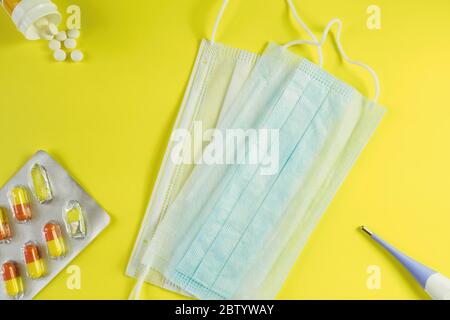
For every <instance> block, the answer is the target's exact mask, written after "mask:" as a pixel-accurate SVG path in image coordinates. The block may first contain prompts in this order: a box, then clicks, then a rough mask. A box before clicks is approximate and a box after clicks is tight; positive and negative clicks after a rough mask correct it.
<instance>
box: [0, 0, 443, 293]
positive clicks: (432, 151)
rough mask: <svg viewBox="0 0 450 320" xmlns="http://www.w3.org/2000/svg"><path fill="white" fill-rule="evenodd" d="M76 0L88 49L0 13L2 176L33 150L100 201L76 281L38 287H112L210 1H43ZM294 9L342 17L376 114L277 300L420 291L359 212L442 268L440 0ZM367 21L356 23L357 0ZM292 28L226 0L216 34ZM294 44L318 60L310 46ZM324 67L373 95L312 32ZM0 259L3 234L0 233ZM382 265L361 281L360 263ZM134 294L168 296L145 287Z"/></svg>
mask: <svg viewBox="0 0 450 320" xmlns="http://www.w3.org/2000/svg"><path fill="white" fill-rule="evenodd" d="M55 2H56V3H57V4H58V5H59V7H60V9H61V11H65V8H66V7H67V6H68V5H69V4H78V5H80V7H81V9H82V37H81V39H80V42H79V44H80V48H81V49H82V50H83V51H85V52H86V61H84V62H83V63H80V64H74V63H55V62H53V61H52V59H51V53H50V51H49V49H47V46H46V43H45V42H30V41H26V40H25V39H23V38H22V36H21V35H20V34H19V33H18V32H17V31H16V30H15V27H14V25H13V24H12V23H11V21H9V18H8V16H7V15H6V14H3V13H1V14H0V148H1V153H0V154H1V160H0V184H3V183H4V182H6V181H7V180H8V179H9V178H10V177H11V176H12V175H13V174H14V172H15V171H16V170H18V169H19V168H20V167H21V166H22V165H23V164H24V163H25V161H26V160H27V158H29V157H30V156H31V155H33V154H34V152H35V151H37V150H38V149H45V150H47V151H49V152H50V154H51V155H52V156H54V157H55V158H56V159H57V160H58V161H59V162H61V163H62V164H63V165H64V166H65V167H66V168H67V169H68V170H69V171H70V172H71V173H72V174H73V175H74V176H75V177H76V178H77V179H78V180H79V181H80V183H81V184H82V185H83V186H84V187H85V188H86V190H87V191H88V192H89V193H91V194H92V195H93V196H94V198H96V199H97V200H98V201H99V203H100V204H101V205H102V206H103V207H104V208H105V209H106V210H107V211H108V212H109V213H110V214H111V218H112V220H111V221H112V222H111V225H110V226H109V228H108V229H107V230H106V231H105V232H104V233H103V234H102V235H101V236H100V237H99V238H98V239H97V240H96V241H95V242H94V243H93V244H92V245H91V246H89V247H88V249H86V251H84V252H83V253H82V254H81V255H80V256H79V257H78V258H76V259H75V261H74V262H73V263H74V264H76V265H79V266H80V267H81V271H82V289H81V290H79V291H71V290H68V289H67V288H66V281H67V278H68V275H67V274H64V273H62V274H60V275H59V276H58V277H57V278H56V279H55V280H54V281H52V282H51V283H50V284H49V286H48V287H47V288H46V289H45V290H44V291H43V292H42V293H41V294H39V295H38V298H39V299H59V298H63V299H103V298H111V299H124V298H127V296H128V294H129V292H130V290H131V289H132V287H133V285H134V280H133V279H131V278H128V277H126V276H125V275H124V271H125V267H126V264H127V261H128V258H129V255H130V253H131V249H132V246H133V244H134V241H135V238H136V235H137V232H138V229H139V226H140V223H141V219H142V218H143V215H144V211H145V208H146V205H147V202H148V199H149V197H150V194H151V190H152V187H153V184H154V182H155V178H156V175H157V173H158V169H159V165H160V162H161V160H162V156H163V153H164V150H165V146H166V143H167V141H168V139H169V135H170V130H171V127H172V125H173V123H174V120H175V117H176V114H177V111H178V108H179V105H180V101H181V98H182V96H183V93H184V90H185V87H186V83H187V80H188V78H189V75H190V72H191V68H192V65H193V63H194V60H195V57H196V54H197V49H198V45H199V41H200V39H201V38H203V37H208V36H209V34H210V32H211V29H212V26H213V23H214V19H215V17H216V14H217V12H218V10H219V7H220V5H221V1H220V0H214V1H213V0H159V1H156V0H139V1H137V0H128V1H110V0H95V1H92V0H90V1H89V0H77V1H63V0H56V1H55ZM295 3H296V4H297V6H298V8H299V11H300V13H301V16H302V17H303V18H304V19H305V21H306V22H307V23H308V24H309V25H310V26H311V27H312V28H313V30H314V31H315V33H316V34H319V33H320V32H321V30H322V28H323V27H324V26H325V25H326V23H327V21H328V20H330V19H331V18H333V17H340V18H342V20H343V21H344V30H343V40H342V41H343V44H344V46H345V48H346V50H347V52H348V54H349V55H350V56H351V57H355V58H357V59H361V60H363V61H365V62H367V63H368V64H369V65H371V66H373V68H374V69H375V70H377V72H378V74H379V76H380V79H381V84H382V95H381V103H382V104H383V105H386V106H387V107H388V110H389V111H388V113H387V114H386V117H385V118H384V120H383V122H382V124H381V125H380V127H379V129H378V130H377V132H376V134H375V135H374V137H373V139H372V140H371V141H370V143H369V145H368V146H367V148H366V149H365V151H364V152H363V154H362V156H361V157H360V158H359V160H358V162H357V163H356V165H355V167H354V168H353V170H352V172H351V174H350V176H349V177H348V179H347V180H346V181H345V183H344V185H343V186H342V188H341V189H340V191H339V193H338V194H337V196H336V198H335V199H334V201H333V202H332V204H331V206H330V208H329V209H328V210H327V212H326V214H325V215H324V217H323V219H322V221H321V223H320V225H319V226H318V228H317V229H316V230H315V231H314V233H313V235H312V237H311V239H310V241H309V243H308V245H307V247H306V248H305V250H304V251H303V253H302V255H301V257H300V260H299V261H298V262H297V264H296V265H295V266H294V268H293V269H292V272H291V274H290V275H289V277H288V279H287V281H286V284H285V286H284V288H283V289H282V291H281V292H280V294H279V298H282V299H316V298H325V299H331V298H338V299H346V298H355V299H424V298H426V295H425V294H424V293H423V292H422V291H421V290H420V287H419V286H418V285H416V284H415V283H414V281H412V278H411V277H410V276H408V275H407V274H406V272H404V271H403V270H402V269H401V268H400V267H399V266H398V264H396V263H395V262H394V261H393V259H391V258H390V257H389V256H388V255H386V254H385V253H384V252H383V251H382V250H380V249H379V247H377V246H376V245H374V243H372V242H371V241H370V240H369V239H367V238H366V237H365V236H364V235H363V234H361V232H360V231H358V230H357V226H359V225H360V224H367V225H368V226H370V227H372V228H373V229H374V230H376V231H377V232H378V233H379V234H380V235H382V236H383V237H384V238H385V239H386V240H388V241H391V242H392V243H393V244H395V245H396V246H398V247H399V248H400V249H403V250H405V251H406V252H408V253H409V254H410V255H411V256H413V257H415V258H417V259H419V260H421V261H422V262H424V263H426V264H428V265H429V266H432V267H434V268H436V269H437V270H440V271H441V272H442V273H444V274H447V275H449V276H450V257H449V254H448V252H449V251H448V248H449V244H450V232H449V225H450V201H449V198H450V195H449V193H450V169H449V164H450V149H449V138H450V120H449V119H450V106H449V105H448V101H449V100H450V89H449V85H448V83H449V77H450V63H449V60H448V57H449V56H450V43H449V36H448V35H449V34H450V25H449V24H448V12H450V2H449V1H448V0H429V1H410V0H396V1H392V0H370V1H369V0H348V1H334V0H302V1H298V0H297V1H295ZM371 4H376V5H378V6H379V7H380V8H381V10H382V28H381V30H369V29H368V28H367V27H366V20H367V18H368V15H367V13H366V10H367V7H368V6H369V5H371ZM297 38H306V35H305V32H304V31H302V30H301V29H300V28H299V26H297V24H296V23H295V21H294V20H293V18H292V16H291V15H290V14H289V13H288V8H287V5H286V2H285V1H284V0H264V1H261V0H231V1H230V5H229V8H228V10H227V11H226V14H225V16H224V20H223V23H222V24H221V28H220V31H219V34H218V40H219V41H221V42H224V43H226V44H228V45H232V46H235V47H238V48H242V49H247V50H250V51H254V52H261V51H262V50H263V48H264V46H265V45H266V43H267V41H269V40H272V41H277V42H287V41H290V40H292V39H297ZM295 51H296V52H298V53H299V54H303V55H305V56H306V57H308V58H310V59H313V60H314V61H317V58H316V52H315V51H314V50H313V49H301V48H296V49H295ZM325 52H326V55H325V57H326V63H325V68H326V69H327V70H328V71H330V72H331V73H333V74H335V75H337V76H338V77H340V78H341V79H343V80H345V81H347V82H349V83H351V84H353V85H355V86H356V87H357V88H358V89H360V90H361V91H362V92H364V93H366V94H373V89H372V82H371V79H370V77H369V76H367V75H366V74H365V73H364V71H361V70H360V69H358V68H355V67H349V66H348V65H345V64H343V63H342V61H341V60H340V59H339V57H338V55H337V53H336V50H335V46H334V45H333V41H331V40H329V41H328V43H327V45H326V49H325ZM0 258H1V259H3V257H1V247H0ZM369 265H378V266H380V268H381V289H380V290H368V289H367V286H366V281H367V279H368V276H369V275H368V273H367V268H368V266H369ZM142 297H143V298H148V299H159V298H162V299H166V298H178V297H179V296H177V295H174V294H171V293H169V292H167V291H164V290H161V289H158V288H155V287H152V286H149V285H147V286H144V289H143V295H142Z"/></svg>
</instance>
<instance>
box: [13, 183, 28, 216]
mask: <svg viewBox="0 0 450 320" xmlns="http://www.w3.org/2000/svg"><path fill="white" fill-rule="evenodd" d="M9 202H10V204H11V210H12V211H13V212H14V217H15V218H16V220H17V221H18V222H19V223H27V222H29V221H30V220H31V218H32V210H31V202H30V197H29V195H28V190H27V189H26V188H25V187H24V186H15V187H14V188H12V189H11V191H10V192H9Z"/></svg>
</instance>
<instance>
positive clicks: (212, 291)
mask: <svg viewBox="0 0 450 320" xmlns="http://www.w3.org/2000/svg"><path fill="white" fill-rule="evenodd" d="M289 4H290V5H291V8H292V3H291V2H289ZM294 13H295V11H294ZM295 16H296V18H297V19H299V18H298V15H296V13H295ZM300 21H301V20H300ZM335 23H340V22H339V21H338V20H332V21H331V22H330V24H329V25H328V26H327V28H326V29H325V31H324V35H323V37H322V39H321V41H320V42H318V41H317V40H315V39H313V40H312V41H293V42H291V43H288V44H287V45H284V46H279V45H277V44H270V45H269V46H268V48H267V49H266V50H265V52H264V54H263V55H262V57H261V58H260V60H259V61H258V63H257V65H256V66H255V68H254V70H253V72H252V73H251V75H250V77H249V78H248V79H247V81H246V82H245V84H244V86H243V88H242V89H241V91H240V93H239V95H238V96H237V97H236V99H235V101H234V103H233V104H232V105H231V106H230V108H229V110H228V111H227V114H226V115H225V116H224V118H223V120H222V122H221V123H220V126H222V127H223V128H244V129H245V128H269V129H278V130H279V133H280V141H279V143H280V144H279V164H280V167H279V170H278V171H277V172H276V174H274V175H262V174H260V170H258V169H259V167H260V165H258V164H256V165H254V164H234V165H227V166H223V165H222V166H207V165H199V166H197V167H196V168H195V169H194V170H193V173H192V174H191V176H190V177H189V179H188V180H187V181H186V184H185V185H184V186H183V188H182V190H181V192H180V193H179V195H178V196H177V198H176V200H175V201H174V203H173V204H172V205H171V206H170V208H169V209H168V212H167V216H166V218H165V220H164V221H163V222H162V223H161V225H160V226H159V228H158V229H157V230H156V234H155V237H154V238H153V239H152V242H151V247H152V248H153V250H148V251H147V252H146V254H145V255H144V256H143V260H142V263H144V264H146V265H148V266H150V267H151V268H152V269H155V270H158V271H159V272H160V273H161V274H163V275H164V277H165V278H166V279H168V280H169V281H170V282H172V283H174V284H175V285H176V286H178V287H179V288H181V289H182V290H184V291H186V292H187V293H188V294H190V295H192V296H194V297H197V298H200V299H243V298H247V299H255V298H273V297H274V296H275V295H276V293H277V292H278V290H279V288H280V286H281V284H282V282H283V281H284V278H285V277H286V275H287V273H288V272H289V270H290V268H291V266H292V264H293V262H294V261H295V258H296V257H297V256H298V255H299V253H300V251H301V249H302V247H303V245H304V243H305V242H306V240H307V238H308V236H309V235H310V233H311V232H312V230H313V229H314V226H315V225H316V223H317V221H318V220H319V219H320V217H321V216H322V214H323V212H324V211H325V209H326V207H327V206H328V204H329V203H330V202H331V200H332V198H333V195H334V194H335V192H336V191H337V189H338V187H339V185H340V184H341V183H342V181H343V180H344V178H345V177H346V175H347V174H348V172H349V171H350V169H351V166H352V165H353V163H354V161H355V159H356V158H357V156H358V155H359V153H360V152H361V151H362V149H363V147H364V146H365V144H366V143H367V142H368V140H369V137H370V136H371V134H372V133H373V131H374V130H375V128H376V127H377V125H378V123H379V122H380V120H381V118H382V116H383V114H384V108H382V107H381V106H379V105H378V104H377V103H376V102H374V101H370V100H369V99H367V98H365V97H364V96H363V95H361V94H360V93H359V92H358V91H356V90H355V89H353V88H352V87H350V86H349V85H347V84H345V83H343V82H342V81H340V80H338V79H336V78H334V77H333V76H332V75H330V74H329V73H327V72H326V71H324V70H323V69H322V68H321V67H320V66H317V65H315V64H313V63H311V62H309V61H308V60H306V59H304V58H301V57H299V56H296V55H294V54H292V53H291V52H289V50H288V48H289V47H290V46H292V45H296V44H305V43H306V44H311V45H315V46H317V47H318V48H319V52H320V53H321V48H322V45H323V43H324V41H325V39H326V36H327V34H328V32H329V30H330V28H331V26H332V25H333V24H335ZM340 30H341V25H340V24H339V31H338V34H337V39H336V40H337V43H338V48H339V50H340V52H341V54H342V56H343V57H344V59H345V60H347V61H349V62H351V63H354V64H357V65H360V66H362V67H364V68H366V69H367V70H369V72H370V73H371V74H372V75H373V76H374V79H375V82H376V86H377V90H376V91H377V93H376V96H378V94H379V93H378V92H379V89H378V78H377V77H376V74H375V73H374V72H373V70H372V69H370V68H369V67H368V66H366V65H364V64H362V63H359V62H356V61H352V60H350V59H348V57H347V56H346V54H345V53H344V51H343V49H342V46H341V44H340V41H339V39H340ZM320 64H322V59H320ZM240 147H242V146H240ZM274 272H275V273H276V274H274Z"/></svg>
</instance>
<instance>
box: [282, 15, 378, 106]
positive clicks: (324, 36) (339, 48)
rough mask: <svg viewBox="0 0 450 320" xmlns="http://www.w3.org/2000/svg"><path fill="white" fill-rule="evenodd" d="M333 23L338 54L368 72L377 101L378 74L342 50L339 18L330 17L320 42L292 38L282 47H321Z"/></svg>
mask: <svg viewBox="0 0 450 320" xmlns="http://www.w3.org/2000/svg"><path fill="white" fill-rule="evenodd" d="M334 24H337V25H338V30H337V33H336V36H335V40H336V44H337V46H338V50H339V53H340V55H341V56H342V58H343V59H344V60H345V61H347V62H348V63H350V64H354V65H357V66H359V67H361V68H364V69H366V70H367V71H368V72H369V73H370V75H371V76H372V78H373V80H374V83H375V97H374V99H373V100H374V101H375V102H376V101H378V98H379V97H380V80H379V78H378V75H377V73H376V72H375V71H374V70H373V69H372V68H371V67H370V66H368V65H366V64H365V63H362V62H360V61H356V60H352V59H350V58H349V57H348V56H347V54H346V53H345V51H344V48H343V47H342V43H341V33H342V21H341V20H339V19H332V20H331V21H330V22H329V23H328V24H327V26H326V27H325V30H324V32H323V34H322V38H321V40H320V42H314V41H308V40H294V41H291V42H289V43H286V44H285V45H284V46H283V48H289V47H291V46H294V45H298V44H309V45H313V46H318V47H322V46H323V44H324V43H325V41H326V39H327V36H328V33H329V32H330V29H331V27H332V26H333V25H334Z"/></svg>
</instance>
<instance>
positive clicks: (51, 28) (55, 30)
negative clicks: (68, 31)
mask: <svg viewBox="0 0 450 320" xmlns="http://www.w3.org/2000/svg"><path fill="white" fill-rule="evenodd" d="M48 31H50V34H52V35H54V36H55V35H57V34H58V33H59V32H58V27H57V26H56V25H55V24H53V23H50V24H49V25H48Z"/></svg>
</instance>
